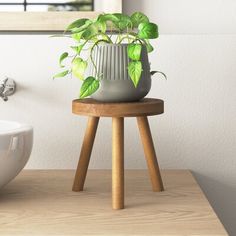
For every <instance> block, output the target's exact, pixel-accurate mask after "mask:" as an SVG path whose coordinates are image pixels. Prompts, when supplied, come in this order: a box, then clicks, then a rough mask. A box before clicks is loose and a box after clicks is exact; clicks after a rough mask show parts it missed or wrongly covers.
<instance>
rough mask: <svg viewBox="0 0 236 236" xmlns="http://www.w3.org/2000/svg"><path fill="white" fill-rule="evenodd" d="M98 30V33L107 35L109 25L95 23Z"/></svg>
mask: <svg viewBox="0 0 236 236" xmlns="http://www.w3.org/2000/svg"><path fill="white" fill-rule="evenodd" d="M94 24H95V25H96V27H97V29H98V31H100V32H102V33H105V32H106V30H107V25H106V23H105V22H104V21H97V22H95V23H94Z"/></svg>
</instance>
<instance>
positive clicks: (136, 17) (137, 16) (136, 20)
mask: <svg viewBox="0 0 236 236" xmlns="http://www.w3.org/2000/svg"><path fill="white" fill-rule="evenodd" d="M131 21H132V23H133V27H136V28H137V27H138V26H139V24H141V23H148V22H149V19H148V17H147V16H146V15H144V14H143V13H141V12H135V13H133V14H132V15H131Z"/></svg>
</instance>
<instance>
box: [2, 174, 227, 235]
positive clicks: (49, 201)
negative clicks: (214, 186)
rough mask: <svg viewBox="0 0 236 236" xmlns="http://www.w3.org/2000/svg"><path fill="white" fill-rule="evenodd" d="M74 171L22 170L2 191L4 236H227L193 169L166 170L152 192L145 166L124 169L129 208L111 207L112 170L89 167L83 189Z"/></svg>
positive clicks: (127, 205) (127, 206)
mask: <svg viewBox="0 0 236 236" xmlns="http://www.w3.org/2000/svg"><path fill="white" fill-rule="evenodd" d="M74 173H75V171H71V170H66V171H64V170H58V171H54V170H53V171H31V170H29V171H23V172H22V173H21V174H20V175H19V176H18V177H17V178H16V179H15V180H14V181H13V182H12V183H10V184H9V185H7V186H6V187H5V188H4V189H2V190H0V235H1V236H6V235H14V236H16V235H21V236H23V235H24V236H29V235H30V236H34V235H38V236H39V235H40V236H47V235H50V236H52V235H57V236H60V235H65V236H69V235H109V236H111V235H122V236H123V235H172V236H173V235H178V236H179V235H184V236H186V235H195V236H196V235H198V236H201V235H204V236H210V235H211V236H213V235H217V236H220V235H228V234H227V233H226V231H225V229H224V228H223V226H222V224H221V223H220V221H219V219H218V218H217V216H216V214H215V213H214V211H213V210H212V208H211V206H210V205H209V203H208V201H207V200H206V198H205V196H204V194H203V193H202V191H201V189H200V188H199V186H198V184H197V183H196V181H195V180H194V178H193V176H192V175H191V173H190V172H189V171H186V170H164V171H162V177H163V182H164V184H165V191H164V192H159V193H156V192H152V190H151V184H150V182H149V176H148V173H147V172H146V171H145V170H132V171H126V172H125V175H126V178H125V181H126V182H125V185H126V186H125V190H126V191H125V195H126V198H125V199H126V209H124V210H120V211H114V210H112V209H111V172H110V171H98V170H89V171H88V176H87V180H86V183H85V191H84V192H79V193H76V192H72V191H71V187H72V182H73V178H74Z"/></svg>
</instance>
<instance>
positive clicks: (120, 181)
mask: <svg viewBox="0 0 236 236" xmlns="http://www.w3.org/2000/svg"><path fill="white" fill-rule="evenodd" d="M112 207H113V209H115V210H118V209H123V208H124V118H123V117H114V118H112Z"/></svg>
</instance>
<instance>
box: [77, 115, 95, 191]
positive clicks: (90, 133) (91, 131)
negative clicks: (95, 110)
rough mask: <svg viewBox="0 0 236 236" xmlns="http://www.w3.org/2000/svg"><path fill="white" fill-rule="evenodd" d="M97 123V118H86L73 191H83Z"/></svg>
mask: <svg viewBox="0 0 236 236" xmlns="http://www.w3.org/2000/svg"><path fill="white" fill-rule="evenodd" d="M98 122H99V118H98V117H89V118H88V124H87V129H86V132H85V136H84V141H83V145H82V148H81V152H80V158H79V163H78V167H77V170H76V174H75V179H74V184H73V191H76V192H77V191H83V188H84V182H85V178H86V174H87V170H88V166H89V160H90V156H91V153H92V148H93V143H94V139H95V135H96V131H97V126H98Z"/></svg>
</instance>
